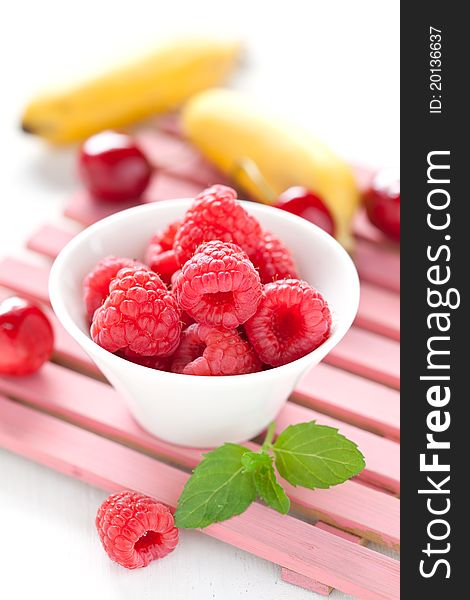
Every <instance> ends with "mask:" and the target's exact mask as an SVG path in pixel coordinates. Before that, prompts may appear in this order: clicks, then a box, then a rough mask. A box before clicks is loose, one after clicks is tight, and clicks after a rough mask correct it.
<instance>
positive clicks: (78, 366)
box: [0, 120, 400, 600]
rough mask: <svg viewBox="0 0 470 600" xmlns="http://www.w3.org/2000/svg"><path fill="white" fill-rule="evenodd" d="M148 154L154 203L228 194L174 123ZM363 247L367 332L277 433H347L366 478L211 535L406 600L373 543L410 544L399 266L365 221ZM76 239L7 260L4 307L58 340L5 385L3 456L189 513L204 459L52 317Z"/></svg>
mask: <svg viewBox="0 0 470 600" xmlns="http://www.w3.org/2000/svg"><path fill="white" fill-rule="evenodd" d="M141 142H142V143H143V144H144V145H145V147H146V148H147V150H148V151H149V152H150V154H151V156H152V160H153V162H154V163H155V164H156V165H158V167H159V172H158V174H157V175H156V176H155V178H154V181H152V185H151V187H150V190H149V191H148V193H147V194H146V198H145V201H158V200H159V199H163V198H172V197H185V196H193V195H194V194H195V193H197V192H198V191H200V189H201V188H203V187H204V186H205V185H207V184H210V183H214V182H215V181H223V178H222V177H221V175H220V174H219V173H217V171H216V170H215V169H214V168H213V167H212V166H211V165H209V164H208V163H207V162H206V161H204V159H203V158H202V157H201V156H200V155H199V153H198V152H197V151H196V150H195V149H194V148H192V147H191V146H189V144H187V143H186V142H185V141H184V140H183V139H181V137H180V136H179V135H178V128H177V124H175V122H173V121H171V120H167V121H166V122H164V123H162V128H161V129H160V130H157V129H153V130H152V129H149V130H148V131H146V132H144V133H142V134H141ZM363 176H364V172H362V174H361V177H363ZM119 208H120V209H121V208H123V207H122V206H119ZM113 210H116V206H111V205H109V204H97V203H96V202H94V201H92V200H91V199H90V198H89V197H88V195H87V194H86V193H84V192H83V191H80V192H77V194H75V195H74V197H73V198H71V199H70V200H69V201H68V202H67V203H66V206H65V210H64V213H65V215H67V216H68V217H70V218H72V219H73V220H74V221H76V222H78V223H80V224H82V225H87V224H89V223H92V222H94V221H96V220H97V219H99V218H102V217H104V216H106V215H108V214H110V212H111V211H113ZM75 229H76V227H75ZM355 235H356V242H357V244H356V251H355V261H356V265H357V267H358V271H359V274H360V277H361V282H362V297H361V305H360V308H359V312H358V316H357V319H356V322H355V324H354V326H353V327H352V329H351V330H350V332H349V333H348V334H347V336H346V337H345V338H344V340H343V341H342V342H341V343H340V344H339V345H338V346H337V348H335V350H334V351H333V352H331V353H330V355H329V356H328V357H327V359H326V360H325V361H324V363H322V364H321V365H319V366H318V367H316V368H315V369H313V370H312V371H311V372H309V373H308V374H307V375H306V376H305V377H304V378H303V379H302V380H301V381H300V382H299V384H298V386H297V389H296V390H295V392H294V394H293V396H292V398H291V399H290V400H289V402H288V403H287V405H286V407H285V408H284V409H283V411H282V412H281V414H280V415H279V418H278V420H277V424H278V428H279V429H282V428H284V427H285V426H287V425H288V424H291V423H296V422H300V421H305V420H311V419H316V420H317V421H318V422H320V423H324V424H328V425H333V426H335V427H338V428H339V429H340V431H342V432H343V433H344V434H345V435H347V436H348V437H350V438H351V439H353V440H354V441H356V442H357V443H358V444H359V445H360V447H361V449H362V451H363V452H364V454H365V456H366V462H367V468H366V470H365V471H364V472H363V473H361V475H360V476H359V477H358V478H356V479H355V480H353V481H349V482H347V483H345V484H344V485H341V486H338V487H336V488H332V489H330V490H314V491H312V490H306V489H304V488H295V487H293V486H288V487H287V491H288V494H289V496H290V498H291V501H292V509H293V514H291V515H289V516H281V515H279V514H277V513H276V512H275V511H272V510H270V509H268V508H266V507H264V506H263V505H262V504H259V503H256V504H254V505H253V506H252V507H250V509H249V510H248V511H247V512H246V513H244V514H243V515H241V516H239V517H236V518H234V519H231V520H230V521H227V522H225V523H221V524H217V525H213V526H211V527H208V528H207V529H204V533H206V534H208V535H211V536H213V537H216V538H218V539H220V540H223V541H225V542H227V543H230V544H232V545H234V546H236V547H238V548H241V549H244V550H246V551H248V552H251V553H253V554H255V555H257V556H260V557H262V558H265V559H267V560H270V561H272V562H274V563H275V564H278V565H280V567H281V571H280V575H281V577H282V579H283V580H285V581H287V582H290V583H292V584H295V585H300V586H302V587H305V588H306V589H310V590H312V591H315V592H317V593H320V594H323V595H328V594H329V593H330V592H331V590H332V589H333V588H337V589H340V590H342V591H344V592H346V593H349V594H352V595H354V596H357V597H359V598H365V599H371V600H372V599H379V598H380V599H397V598H399V563H398V561H397V560H395V559H393V558H389V557H388V556H385V555H383V554H381V553H378V552H376V551H373V550H371V549H370V548H368V547H367V543H368V542H375V543H378V544H381V545H383V546H384V547H389V548H393V549H395V550H397V549H398V548H399V543H400V532H399V500H398V497H397V495H398V494H399V489H400V475H399V438H400V429H399V392H398V389H399V337H400V324H399V296H398V291H399V283H400V282H399V253H398V250H397V248H396V247H395V246H394V245H393V244H391V243H389V242H388V241H386V240H385V239H384V238H383V237H382V236H381V234H380V233H379V232H377V231H375V230H374V228H372V227H371V226H370V225H369V224H368V223H367V220H366V219H365V218H364V215H362V214H361V215H359V216H358V219H357V221H356V224H355ZM72 237H73V233H72V228H71V227H70V228H69V229H67V228H66V227H65V228H64V227H63V226H57V225H54V224H52V223H48V224H45V225H44V226H43V227H41V228H40V229H39V230H37V231H36V232H34V233H33V235H32V236H31V238H30V239H29V242H28V248H29V249H30V250H31V251H33V252H34V253H36V254H37V255H42V257H43V260H42V261H34V262H32V261H27V260H20V259H18V258H15V257H9V258H5V259H2V260H0V286H3V289H1V288H0V297H2V296H6V295H8V294H10V293H11V292H12V291H14V292H17V293H20V294H23V295H26V296H28V297H30V298H33V299H34V300H36V301H39V302H41V303H43V304H44V306H45V309H46V311H48V313H49V314H50V317H51V321H52V323H53V327H54V330H55V335H56V344H55V354H54V357H53V361H52V362H50V363H48V364H47V365H45V367H44V368H43V369H42V370H41V371H40V372H39V373H37V374H35V375H32V376H29V377H21V378H12V377H1V376H0V393H1V394H3V395H0V445H1V446H2V447H4V448H7V449H9V450H11V451H13V452H17V453H19V454H21V455H23V456H26V457H28V458H30V459H32V460H35V461H37V462H40V463H42V464H45V465H48V466H49V467H51V468H54V469H57V470H59V471H62V472H64V473H67V474H68V475H70V476H72V477H75V478H78V479H81V480H83V481H85V482H87V483H91V484H92V485H97V486H100V487H102V488H104V489H106V490H108V491H115V490H118V489H121V488H124V487H126V488H134V489H137V490H140V491H142V492H145V493H148V494H151V495H153V496H155V497H156V498H158V499H159V500H161V501H163V502H165V503H167V504H168V505H170V506H175V504H176V500H177V498H178V495H179V493H180V491H181V489H182V486H183V485H184V482H185V480H186V478H187V476H188V475H187V472H188V470H189V469H190V468H192V467H194V466H195V465H196V464H197V463H198V461H199V460H200V457H201V451H200V450H197V449H193V448H182V447H177V446H172V445H171V444H168V443H166V442H163V441H162V440H159V439H157V438H155V437H153V436H151V435H149V434H148V433H146V432H145V431H143V430H142V429H141V428H140V427H139V426H138V425H137V424H136V423H135V421H134V420H133V419H132V417H131V416H130V414H129V412H128V410H127V408H126V404H125V402H124V401H123V399H122V398H121V397H120V396H119V394H118V393H117V392H115V391H114V390H113V389H112V388H111V387H110V386H109V385H108V384H107V383H106V381H105V380H104V378H103V376H102V375H101V374H100V372H99V371H98V369H97V368H96V366H95V365H94V364H93V363H92V362H91V361H90V359H89V358H88V357H87V355H86V354H85V353H84V352H83V351H82V350H81V348H80V347H79V346H78V345H77V344H76V343H75V342H74V341H73V340H72V339H71V338H70V337H69V336H68V334H67V333H66V332H65V330H64V329H63V328H62V326H61V325H60V323H59V322H58V321H57V319H56V318H55V316H54V315H53V313H52V311H51V309H50V307H49V298H48V292H47V280H48V274H49V268H50V259H53V258H54V257H55V256H56V255H57V253H58V252H59V251H60V249H61V248H62V247H63V246H64V245H65V244H66V243H67V242H68V241H69V240H70V239H71V238H72ZM248 446H256V443H255V442H250V444H248Z"/></svg>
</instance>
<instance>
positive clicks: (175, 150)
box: [137, 129, 229, 187]
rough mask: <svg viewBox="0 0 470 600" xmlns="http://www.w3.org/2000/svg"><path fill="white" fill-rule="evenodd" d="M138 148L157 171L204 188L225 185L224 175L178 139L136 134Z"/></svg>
mask: <svg viewBox="0 0 470 600" xmlns="http://www.w3.org/2000/svg"><path fill="white" fill-rule="evenodd" d="M137 137H138V140H139V143H140V145H141V147H142V148H143V149H144V150H145V152H146V154H147V156H148V157H149V159H150V162H151V163H152V164H153V165H155V167H156V168H157V169H161V170H162V171H164V172H165V173H167V174H170V175H173V176H174V177H175V178H177V179H185V180H189V181H193V182H194V183H196V184H198V185H200V186H202V187H207V186H209V185H212V184H214V183H225V184H227V183H229V182H228V180H227V178H226V177H225V175H223V174H222V173H221V172H220V171H219V170H218V169H216V168H215V167H214V166H212V164H211V163H210V162H209V161H208V160H206V159H205V158H204V157H203V156H202V154H201V153H200V152H199V151H198V150H197V148H195V147H194V146H192V145H191V144H189V143H188V142H186V141H185V140H183V139H181V138H177V137H175V136H174V135H171V134H167V133H165V132H162V131H158V130H156V129H146V130H145V131H142V132H141V133H139V134H138V136H137Z"/></svg>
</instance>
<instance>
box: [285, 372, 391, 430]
mask: <svg viewBox="0 0 470 600" xmlns="http://www.w3.org/2000/svg"><path fill="white" fill-rule="evenodd" d="M294 398H295V400H296V401H297V402H300V403H301V404H303V405H304V406H308V407H310V408H315V409H317V410H319V411H320V412H323V413H326V414H329V415H331V416H333V417H336V418H338V419H341V420H342V421H346V422H348V423H352V424H353V425H357V426H359V427H362V428H366V429H368V430H370V431H375V432H376V433H379V434H380V435H383V436H385V437H390V438H392V439H399V437H400V395H399V393H398V392H397V391H396V390H392V389H391V388H389V387H387V386H384V385H381V384H380V383H376V382H374V381H369V380H367V379H364V378H363V377H358V376H357V375H353V374H352V373H348V372H346V371H342V370H341V369H336V368H335V367H331V366H329V365H325V364H324V363H320V364H319V365H317V366H316V367H314V368H313V369H311V370H310V371H309V372H308V373H307V374H306V375H304V377H302V379H301V380H300V381H299V383H298V384H297V387H296V389H295V392H294Z"/></svg>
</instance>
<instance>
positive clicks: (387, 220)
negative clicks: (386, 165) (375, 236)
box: [364, 169, 400, 241]
mask: <svg viewBox="0 0 470 600" xmlns="http://www.w3.org/2000/svg"><path fill="white" fill-rule="evenodd" d="M364 201H365V206H366V211H367V215H368V217H369V220H370V222H371V223H373V224H374V225H375V226H376V227H377V228H378V229H380V231H383V233H385V235H387V236H388V237H390V238H392V239H393V240H397V241H399V240H400V174H399V172H398V171H397V170H396V169H387V170H383V171H379V172H378V173H377V174H376V175H375V176H374V178H373V179H372V182H371V184H370V186H369V188H368V190H367V191H366V193H365V195H364Z"/></svg>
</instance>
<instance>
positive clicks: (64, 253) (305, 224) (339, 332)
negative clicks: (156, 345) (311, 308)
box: [49, 198, 360, 383]
mask: <svg viewBox="0 0 470 600" xmlns="http://www.w3.org/2000/svg"><path fill="white" fill-rule="evenodd" d="M193 200H194V198H177V199H170V200H160V201H158V202H149V203H146V204H140V205H138V206H133V207H131V208H127V209H124V210H121V211H119V212H116V213H114V214H112V215H110V216H108V217H105V218H104V219H101V220H99V221H97V222H96V223H93V224H92V225H89V226H88V227H86V228H85V229H84V230H82V231H80V232H79V233H78V234H77V235H75V236H74V237H73V238H72V239H71V240H70V241H69V242H68V243H67V244H66V245H65V246H64V247H63V248H62V250H61V251H60V252H59V254H58V255H57V257H56V259H55V260H54V263H53V265H52V268H51V272H50V276H49V296H50V300H51V304H52V308H53V310H54V312H55V314H56V316H57V318H58V319H59V321H60V322H61V323H62V325H63V326H64V328H65V329H66V330H67V332H68V333H69V334H70V335H71V336H72V337H73V338H74V339H75V340H76V341H77V342H78V343H79V344H80V345H82V347H83V348H85V349H87V348H89V349H90V354H93V353H98V354H102V355H103V356H104V359H105V360H106V359H107V360H111V361H117V362H116V366H118V365H119V364H120V363H121V364H122V363H125V365H126V366H127V367H128V368H130V369H135V370H136V371H138V370H140V369H146V370H147V371H152V372H155V373H156V374H158V376H162V377H171V378H173V379H174V380H175V381H176V379H177V378H181V377H182V378H183V379H184V381H185V382H187V381H188V377H192V378H193V379H194V376H193V375H185V374H183V373H171V372H168V371H160V370H158V369H152V368H150V367H145V366H144V365H139V364H137V363H133V362H131V361H128V360H126V359H124V358H121V357H120V356H118V355H117V354H113V353H112V352H109V351H108V350H105V349H104V348H102V347H101V346H99V345H98V344H97V343H96V342H94V341H93V340H92V338H91V337H89V336H88V335H86V334H85V333H84V332H83V331H82V330H81V329H80V327H79V326H78V325H77V324H76V323H75V321H74V320H73V319H72V317H71V316H70V314H69V312H68V310H67V309H66V307H65V302H64V301H63V298H62V294H61V292H60V288H61V285H60V273H61V271H62V268H63V265H64V263H66V261H67V259H68V255H69V254H70V253H71V252H73V251H74V250H75V249H76V248H77V247H79V246H81V245H82V244H84V243H85V242H86V241H87V240H88V239H89V238H90V237H91V236H93V235H95V233H96V232H98V231H99V230H100V229H103V228H105V227H109V226H112V225H114V224H115V223H118V222H120V221H123V220H125V219H126V218H127V217H128V215H130V214H136V213H146V212H149V213H150V212H152V211H153V210H155V209H157V210H158V207H164V206H167V205H168V204H171V205H172V206H175V205H178V204H179V205H181V207H187V204H188V202H191V201H193ZM238 202H240V203H241V204H242V205H243V206H244V207H245V208H246V209H247V210H250V208H253V207H255V211H258V210H259V211H261V212H272V211H276V214H278V216H280V215H279V213H281V214H282V218H283V219H285V220H286V221H287V222H290V223H291V224H292V225H293V226H295V227H300V228H303V229H305V230H306V231H307V232H308V231H310V233H312V232H314V234H315V235H316V236H319V237H320V238H322V239H323V242H324V243H325V244H326V245H327V246H329V247H330V248H331V249H332V250H333V252H336V253H337V254H339V255H340V256H342V259H343V260H345V261H346V262H347V263H349V265H350V267H351V275H352V281H351V290H350V307H351V308H350V310H349V311H348V313H347V314H346V313H345V317H346V318H344V319H342V320H341V322H340V323H339V324H336V325H337V326H336V328H335V329H334V331H333V332H332V333H331V334H330V336H329V337H328V339H327V340H325V341H324V342H323V344H321V345H320V346H318V347H317V348H315V350H312V352H309V353H308V354H306V355H305V356H302V357H301V358H298V359H296V360H294V361H292V362H290V363H287V364H285V365H281V366H279V367H271V368H270V369H266V370H264V371H258V372H256V373H245V374H243V375H224V376H223V377H222V379H223V381H224V382H225V381H227V382H228V383H229V382H230V381H233V382H234V383H235V382H236V381H238V382H239V383H241V382H242V379H241V378H243V381H245V382H248V381H253V380H254V379H255V378H257V379H259V380H261V379H262V378H269V377H272V376H273V374H274V373H280V374H281V372H285V371H286V370H288V369H292V368H294V369H295V370H297V369H300V370H305V369H306V368H307V367H308V366H309V364H310V363H311V362H312V358H313V357H314V356H315V354H323V357H324V356H326V355H327V354H328V353H329V351H330V350H331V349H332V348H334V347H335V346H336V345H337V344H338V343H339V342H340V340H341V339H342V338H343V337H344V335H345V334H346V333H347V331H348V330H349V328H350V327H351V325H352V323H353V321H354V318H355V316H356V313H357V310H358V307H359V297H360V284H359V276H358V274H357V270H356V267H355V265H354V262H353V261H352V259H351V257H350V256H349V254H348V253H347V252H346V250H345V249H344V248H343V246H341V244H340V243H339V242H338V241H336V240H335V239H334V238H333V237H332V236H331V235H329V234H328V233H326V232H325V231H324V230H323V229H321V228H320V227H318V226H317V225H314V224H313V223H311V222H310V221H307V220H306V219H303V218H302V217H298V216H297V215H293V214H291V213H289V212H287V211H280V210H279V209H277V208H274V207H272V206H267V205H264V204H260V203H254V202H250V201H246V200H238ZM103 258H104V257H103ZM325 299H326V301H327V302H328V298H325ZM332 317H333V318H334V315H333V314H332ZM321 360H322V359H320V360H319V361H317V363H318V362H320V361H321ZM281 370H282V371H281ZM197 379H201V380H204V381H206V382H207V381H209V380H215V382H217V381H218V382H219V383H220V379H221V377H213V376H209V375H202V376H198V377H197Z"/></svg>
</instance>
